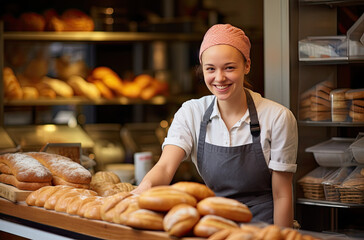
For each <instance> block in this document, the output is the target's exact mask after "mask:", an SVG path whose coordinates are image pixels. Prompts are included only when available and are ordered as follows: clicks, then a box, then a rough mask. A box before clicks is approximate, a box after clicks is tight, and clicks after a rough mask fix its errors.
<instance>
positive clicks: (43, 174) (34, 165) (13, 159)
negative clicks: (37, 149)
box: [0, 153, 52, 183]
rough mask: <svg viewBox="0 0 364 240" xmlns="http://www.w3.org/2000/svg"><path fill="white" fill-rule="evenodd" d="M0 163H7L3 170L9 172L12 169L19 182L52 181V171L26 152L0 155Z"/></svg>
mask: <svg viewBox="0 0 364 240" xmlns="http://www.w3.org/2000/svg"><path fill="white" fill-rule="evenodd" d="M0 163H2V164H4V165H5V166H3V167H2V169H5V170H2V172H5V173H8V174H9V170H10V172H11V174H12V175H14V177H15V178H16V179H17V180H18V181H19V182H49V183H50V182H51V181H52V174H51V172H50V171H49V170H48V169H47V168H46V167H45V166H43V165H42V164H41V163H40V162H39V161H37V160H36V159H34V158H33V157H31V156H28V155H26V154H22V153H7V154H3V155H0ZM6 169H7V170H6Z"/></svg>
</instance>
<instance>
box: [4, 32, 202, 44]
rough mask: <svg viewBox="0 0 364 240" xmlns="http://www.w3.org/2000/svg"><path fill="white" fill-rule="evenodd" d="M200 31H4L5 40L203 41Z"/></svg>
mask: <svg viewBox="0 0 364 240" xmlns="http://www.w3.org/2000/svg"><path fill="white" fill-rule="evenodd" d="M202 37H203V35H202V34H200V33H188V34H186V33H173V34H171V33H148V32H4V34H3V38H4V40H5V41H7V40H11V41H62V42H67V41H70V42H103V43H104V42H134V41H201V39H202Z"/></svg>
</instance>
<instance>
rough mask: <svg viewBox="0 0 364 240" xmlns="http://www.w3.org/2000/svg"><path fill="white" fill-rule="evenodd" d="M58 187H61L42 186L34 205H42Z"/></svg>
mask: <svg viewBox="0 0 364 240" xmlns="http://www.w3.org/2000/svg"><path fill="white" fill-rule="evenodd" d="M60 188H62V187H60V186H58V187H55V186H50V187H43V188H42V190H41V191H40V192H39V193H38V194H37V198H36V200H35V206H37V207H43V206H44V204H45V202H46V201H47V199H48V198H50V196H52V195H53V194H54V193H55V192H57V191H58V190H59V189H60ZM39 190H40V189H39ZM28 205H29V204H28Z"/></svg>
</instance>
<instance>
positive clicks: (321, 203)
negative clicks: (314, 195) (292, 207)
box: [296, 198, 364, 208]
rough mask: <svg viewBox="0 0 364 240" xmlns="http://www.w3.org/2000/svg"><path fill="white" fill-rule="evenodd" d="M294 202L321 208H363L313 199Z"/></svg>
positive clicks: (299, 199) (363, 205)
mask: <svg viewBox="0 0 364 240" xmlns="http://www.w3.org/2000/svg"><path fill="white" fill-rule="evenodd" d="M296 202H297V203H299V204H304V205H313V206H321V207H334V208H364V204H355V203H341V202H331V201H324V200H314V199H308V198H298V199H297V201H296Z"/></svg>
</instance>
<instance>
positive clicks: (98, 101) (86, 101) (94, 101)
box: [4, 95, 199, 106]
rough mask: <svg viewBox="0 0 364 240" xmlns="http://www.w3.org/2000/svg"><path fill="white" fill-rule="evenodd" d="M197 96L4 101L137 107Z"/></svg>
mask: <svg viewBox="0 0 364 240" xmlns="http://www.w3.org/2000/svg"><path fill="white" fill-rule="evenodd" d="M197 97H199V96H197V95H180V96H174V97H166V96H155V97H153V98H152V99H150V100H142V99H132V98H127V97H118V98H113V99H105V98H99V99H88V98H85V97H72V98H61V97H59V98H55V99H45V98H43V99H32V100H4V106H56V105H58V106H59V105H135V104H150V105H164V104H167V103H176V104H182V103H183V102H185V101H186V100H189V99H192V98H197Z"/></svg>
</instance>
